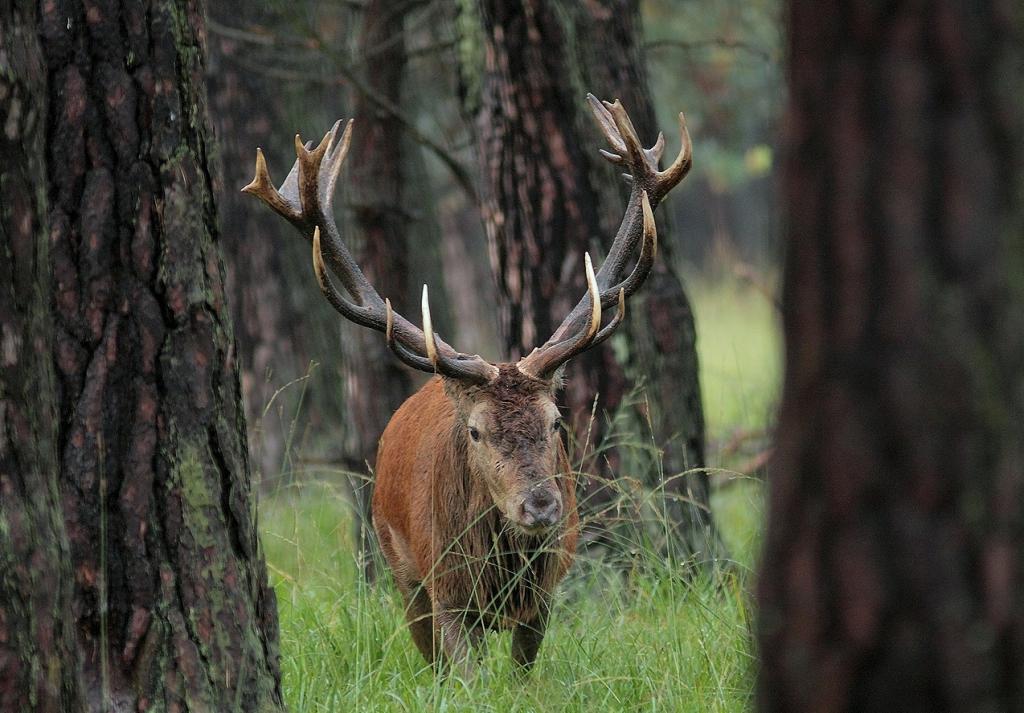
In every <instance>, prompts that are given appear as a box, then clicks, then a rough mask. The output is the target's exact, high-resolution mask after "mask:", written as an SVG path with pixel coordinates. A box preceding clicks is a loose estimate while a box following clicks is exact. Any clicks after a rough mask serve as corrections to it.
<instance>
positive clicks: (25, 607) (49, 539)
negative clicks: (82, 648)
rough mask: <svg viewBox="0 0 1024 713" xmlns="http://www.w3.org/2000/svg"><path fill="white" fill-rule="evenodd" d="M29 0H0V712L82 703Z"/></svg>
mask: <svg viewBox="0 0 1024 713" xmlns="http://www.w3.org/2000/svg"><path fill="white" fill-rule="evenodd" d="M36 12H37V10H36V2H35V1H34V0H21V1H19V2H5V3H2V4H0V126H2V127H3V131H0V710H4V711H39V712H40V713H65V712H67V713H72V712H74V711H79V710H83V701H82V698H81V696H82V693H83V690H82V687H81V683H80V680H79V676H78V664H79V661H78V652H77V650H76V648H75V632H74V627H73V626H72V623H71V621H70V620H69V618H68V617H67V612H68V611H70V608H71V593H72V568H71V560H70V558H69V557H68V541H67V535H66V534H65V531H64V518H63V517H62V515H61V510H60V499H59V497H58V493H57V472H58V471H57V428H56V418H55V416H56V391H55V390H54V382H53V362H52V360H51V356H50V354H51V347H52V343H53V326H52V321H51V319H50V291H49V288H50V268H49V242H48V241H47V236H46V166H45V162H44V158H43V145H44V144H43V141H44V134H45V123H44V122H45V116H46V71H45V67H44V66H43V55H42V49H41V47H40V45H39V39H38V37H37V35H36V31H37V29H38V26H39V25H38V20H37V18H36Z"/></svg>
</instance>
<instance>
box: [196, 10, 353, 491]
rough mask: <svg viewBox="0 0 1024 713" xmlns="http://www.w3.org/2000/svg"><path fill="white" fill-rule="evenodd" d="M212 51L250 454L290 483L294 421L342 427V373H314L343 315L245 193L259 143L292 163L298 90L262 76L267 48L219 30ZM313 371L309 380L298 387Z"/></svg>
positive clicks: (267, 479)
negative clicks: (292, 109)
mask: <svg viewBox="0 0 1024 713" xmlns="http://www.w3.org/2000/svg"><path fill="white" fill-rule="evenodd" d="M210 12H211V17H212V18H214V19H217V20H219V22H220V23H221V24H222V25H227V26H230V27H231V28H232V29H233V28H248V26H249V24H250V23H255V24H256V25H258V26H261V27H274V26H275V24H280V23H281V22H282V19H283V17H282V13H280V12H274V11H273V10H272V9H271V8H268V7H267V6H265V5H263V4H261V3H254V4H251V5H250V4H247V5H245V6H243V7H240V6H239V5H238V3H234V2H228V1H227V0H214V1H213V2H211V7H210ZM210 49H211V52H210V54H211V59H210V67H209V68H208V72H207V75H208V78H209V81H210V106H211V108H212V110H213V111H212V112H211V115H212V118H213V123H214V128H215V129H216V133H217V139H218V146H219V149H220V152H219V158H220V160H219V162H218V165H219V167H220V168H221V170H220V171H219V172H218V175H219V177H220V178H221V179H220V180H218V181H217V182H216V186H215V187H216V200H217V207H218V215H219V218H220V230H221V239H222V242H221V245H222V248H223V252H224V261H225V264H226V267H227V281H226V285H227V288H226V292H227V294H228V295H229V296H230V300H229V301H230V307H231V322H232V324H233V326H234V335H236V337H237V339H238V343H239V356H238V362H239V369H240V371H241V375H242V394H243V402H244V404H245V409H246V421H247V423H248V424H249V426H250V428H249V436H250V438H249V441H250V444H249V446H250V453H251V454H252V457H253V462H254V466H255V467H258V469H259V472H260V474H261V476H262V477H261V478H260V480H261V481H262V483H264V484H266V485H267V486H275V485H281V484H282V483H288V481H291V480H292V479H293V478H292V468H291V467H290V464H291V463H292V461H291V453H290V452H289V442H290V439H291V437H292V435H293V434H294V431H295V427H296V426H295V420H296V419H297V418H302V420H303V422H306V421H317V422H319V423H321V425H319V426H318V427H319V428H321V429H323V430H330V428H331V427H334V428H338V426H339V420H340V409H339V408H338V407H339V404H338V402H340V401H341V400H340V395H341V389H339V388H337V387H336V384H337V380H336V373H332V372H333V370H332V369H331V368H325V369H319V370H316V371H313V372H311V373H310V364H311V362H312V361H313V359H314V355H317V354H328V353H334V352H335V351H336V350H337V336H338V330H337V327H336V325H337V316H336V314H335V312H334V311H333V310H331V309H330V307H329V305H328V304H327V303H326V302H325V301H324V300H323V299H322V298H321V296H319V293H318V291H317V290H315V288H314V284H315V283H314V278H313V272H312V267H311V261H310V253H309V247H308V246H307V245H306V244H305V243H303V242H302V241H296V240H294V239H293V237H292V236H291V228H290V227H289V226H288V225H287V224H285V223H284V222H283V221H278V220H267V219H266V216H265V215H263V213H262V211H260V210H258V209H256V208H255V207H254V206H253V204H252V202H251V200H247V199H246V198H245V197H244V195H243V194H242V193H241V192H240V190H239V188H240V187H241V186H242V185H245V184H246V183H247V182H249V180H250V179H251V178H252V172H253V164H254V160H255V158H254V157H255V154H256V146H262V148H263V151H264V152H265V153H266V154H267V156H273V155H274V154H278V155H281V156H290V157H292V160H294V154H295V150H294V144H293V142H292V138H291V136H290V135H289V132H288V131H287V130H283V128H284V127H287V126H288V125H289V124H290V123H291V122H290V121H289V118H288V111H287V106H288V102H289V100H290V99H295V98H297V96H296V95H297V91H296V90H295V88H294V87H292V86H291V85H290V84H289V83H287V82H284V81H283V80H280V79H269V78H267V76H266V75H265V74H263V73H262V72H260V71H259V68H262V67H263V66H264V65H266V66H272V64H273V60H272V58H269V57H272V54H270V53H269V52H267V50H266V49H265V48H260V47H257V46H254V45H253V44H243V43H241V42H240V41H239V40H237V39H234V38H230V37H225V36H223V35H220V34H216V33H214V34H212V35H211V48H210ZM254 66H255V67H254ZM301 88H302V89H305V88H307V87H305V86H304V85H302V86H301ZM317 118H318V117H317ZM314 119H315V118H309V119H307V123H306V124H305V125H306V126H311V125H312V124H313V122H314ZM293 128H295V129H298V128H299V126H294V127H293ZM270 161H271V164H274V163H276V162H273V161H272V159H270ZM281 163H283V164H284V163H286V162H285V161H282V162H281ZM303 286H304V287H306V288H308V289H301V288H302V287H303ZM307 374H309V380H308V382H307V383H305V384H303V385H299V384H296V383H295V381H296V379H300V378H302V377H304V376H306V375H307ZM290 384H291V386H290ZM281 389H284V390H283V391H282V390H281ZM300 404H301V405H302V406H303V407H304V408H303V413H302V414H301V415H300V414H299V413H298V410H299V405H300ZM268 407H269V408H268Z"/></svg>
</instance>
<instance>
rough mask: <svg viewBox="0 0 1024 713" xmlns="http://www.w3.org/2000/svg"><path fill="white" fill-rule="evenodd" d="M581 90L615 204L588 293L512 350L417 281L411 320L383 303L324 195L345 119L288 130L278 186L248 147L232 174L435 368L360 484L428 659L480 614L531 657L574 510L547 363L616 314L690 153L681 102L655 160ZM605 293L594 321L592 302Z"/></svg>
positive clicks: (451, 656)
mask: <svg viewBox="0 0 1024 713" xmlns="http://www.w3.org/2000/svg"><path fill="white" fill-rule="evenodd" d="M588 100H589V102H590V105H591V108H592V110H593V113H594V117H595V119H596V120H597V124H598V126H599V128H600V129H601V132H602V133H603V134H604V136H605V138H606V139H607V140H608V142H609V144H610V146H611V150H610V151H602V155H603V156H604V157H605V158H606V159H608V160H609V161H611V162H612V163H613V164H616V165H618V166H620V167H622V168H623V169H624V170H625V171H626V172H627V177H628V178H629V179H630V183H631V186H632V187H631V190H630V197H629V202H628V204H627V206H626V213H625V216H624V217H623V219H622V224H621V226H620V227H619V230H618V233H617V234H616V236H615V239H614V240H613V241H612V244H611V246H610V248H609V249H608V254H607V256H606V258H605V260H604V262H603V263H602V265H601V269H600V270H599V271H598V272H597V273H596V274H595V273H594V269H593V266H592V264H591V262H590V256H589V255H585V256H584V257H585V259H584V268H585V273H586V278H587V293H586V294H585V295H584V296H583V298H582V299H580V301H579V302H578V303H577V304H576V306H575V307H574V308H573V309H572V310H571V311H570V313H569V314H568V315H567V316H566V317H565V319H564V320H563V321H562V323H561V324H560V325H559V327H558V328H557V329H556V330H555V332H554V334H552V335H551V337H550V338H549V339H548V340H547V342H545V343H544V344H542V345H541V346H540V347H538V348H536V349H534V350H533V352H531V353H530V354H528V355H527V356H525V357H523V358H522V359H520V360H519V361H518V362H515V363H498V364H495V363H491V362H488V361H487V360H485V359H483V358H481V357H480V356H477V355H468V354H463V353H461V352H458V351H456V350H455V349H454V348H453V347H452V346H451V345H449V344H447V343H446V342H444V341H443V340H442V339H440V337H438V336H437V335H436V334H435V333H434V331H433V328H432V326H431V321H430V309H429V305H428V302H427V288H426V286H425V285H424V288H423V305H422V316H423V328H422V329H420V328H419V327H417V326H415V325H414V324H413V323H412V322H410V321H409V320H408V319H406V318H405V317H403V316H402V315H400V314H398V313H396V312H394V311H393V310H392V309H391V303H390V301H389V300H387V299H383V298H382V297H381V296H380V295H379V294H378V293H377V291H376V289H374V287H373V285H371V284H370V282H369V280H367V279H366V276H365V275H364V274H363V272H362V271H361V270H360V269H359V266H358V264H356V261H355V260H354V259H353V257H352V254H351V253H350V252H349V250H348V248H347V247H346V246H345V244H344V241H342V239H341V234H340V231H339V230H338V226H337V224H336V223H335V221H334V216H333V207H332V202H333V196H334V186H335V183H336V182H337V179H338V176H339V173H340V171H341V166H342V163H343V162H344V159H345V154H346V153H347V151H348V145H349V140H350V138H351V127H352V124H351V122H349V124H348V126H347V127H346V129H345V131H344V132H343V133H339V130H340V126H341V122H338V123H337V124H335V125H334V128H333V129H332V130H331V131H330V132H328V133H327V135H326V136H325V137H324V139H323V141H321V142H320V145H319V146H317V147H316V148H313V146H312V144H309V145H304V144H303V143H302V142H301V140H300V139H299V137H298V136H296V137H295V152H296V155H297V160H296V162H295V165H294V166H293V167H292V170H291V172H290V173H289V174H288V177H287V178H286V179H285V180H284V183H282V184H281V187H280V188H275V187H274V185H273V183H272V182H271V180H270V174H269V172H268V171H267V166H266V162H265V160H264V158H263V153H262V152H261V151H259V150H258V149H257V154H256V177H255V178H254V179H253V180H252V182H251V183H250V184H249V185H247V186H246V187H245V188H243V189H242V190H243V191H245V192H247V193H252V194H254V195H255V196H257V197H258V198H260V199H261V200H262V201H263V202H264V203H266V204H267V205H268V206H270V207H271V208H272V209H273V210H274V211H275V212H277V213H279V214H280V215H281V216H283V217H284V218H286V219H287V220H288V221H289V222H290V223H291V224H292V225H293V226H295V228H296V229H297V230H298V231H299V232H300V233H301V234H302V235H303V236H305V237H306V238H307V239H309V240H311V242H312V244H313V270H314V273H315V274H316V278H317V282H318V283H319V285H320V289H321V291H322V292H323V294H324V297H326V298H327V300H328V302H330V303H331V305H332V306H333V307H334V308H335V309H336V310H337V311H338V312H339V313H341V314H342V315H343V316H344V317H345V318H346V319H349V320H351V321H353V322H356V323H358V324H361V325H363V326H366V327H369V328H371V329H376V330H378V331H380V332H383V333H384V335H385V338H386V339H387V343H388V346H389V347H391V350H392V351H393V352H394V353H395V355H396V356H397V357H398V358H399V359H400V360H401V361H402V362H403V363H405V364H407V365H408V366H410V367H412V368H414V369H418V370H420V371H426V372H430V373H433V374H436V375H437V376H436V377H435V378H434V379H432V380H431V381H429V382H428V383H427V384H426V386H424V387H423V388H422V389H420V391H419V392H417V393H416V394H414V395H413V396H411V397H410V398H409V399H408V400H407V401H406V402H405V403H404V404H403V405H402V406H401V407H400V408H399V409H398V411H397V412H396V413H395V415H394V416H393V417H392V419H391V421H390V423H389V424H388V426H387V428H386V429H385V431H384V434H383V436H382V437H381V441H380V448H379V450H378V453H377V466H376V483H375V492H374V496H373V521H374V528H375V530H376V532H377V535H378V538H379V540H380V543H381V549H382V550H383V552H384V556H385V558H386V559H387V562H388V565H389V566H390V568H391V571H392V572H393V573H394V577H395V582H396V583H397V585H398V587H399V589H400V590H401V592H402V595H403V596H404V598H405V602H406V616H407V619H408V622H409V628H410V631H411V633H412V637H413V641H414V642H415V643H416V646H417V647H418V648H419V650H420V651H421V652H422V653H423V656H424V657H425V658H426V659H427V660H428V661H431V662H438V661H454V662H459V663H462V664H464V663H465V661H466V660H467V654H468V651H469V645H470V644H471V643H473V641H474V640H475V639H477V638H479V636H480V635H481V634H482V633H483V632H484V631H485V630H487V629H490V628H499V629H502V628H506V629H507V628H510V629H512V630H513V635H512V656H513V658H514V660H515V661H516V662H517V663H518V664H520V666H521V667H523V668H527V667H529V666H530V665H532V663H533V661H534V659H535V658H536V656H537V651H538V649H539V648H540V644H541V640H542V639H543V637H544V631H545V628H546V626H547V620H548V615H549V613H550V604H551V596H552V593H553V591H554V589H555V587H556V585H557V584H558V582H559V581H560V580H561V579H562V578H563V577H564V576H565V573H566V571H567V570H568V568H569V565H570V564H571V563H572V559H573V554H574V552H575V549H576V539H577V529H578V525H579V520H578V516H577V513H576V490H575V482H574V480H573V476H572V473H571V472H570V468H569V463H568V459H567V457H566V454H565V448H564V446H563V443H562V439H561V431H560V423H561V420H560V418H559V414H558V409H557V407H556V406H555V397H556V395H557V392H558V390H559V389H560V388H561V376H560V370H561V368H562V366H563V365H564V364H565V363H566V362H568V361H569V360H570V359H572V358H573V357H574V356H576V355H577V354H579V353H581V352H583V351H585V350H587V349H591V348H593V347H595V346H597V345H598V344H600V343H602V342H603V341H604V340H606V339H607V338H608V337H609V336H611V334H612V333H613V332H614V331H615V329H616V328H617V327H618V326H619V325H620V324H621V323H622V319H623V317H624V315H625V309H626V299H627V298H628V297H629V296H630V295H632V294H633V293H634V292H636V290H637V289H639V288H640V286H641V285H642V284H643V282H644V280H645V279H646V278H647V275H648V274H649V273H650V270H651V266H652V264H653V262H654V258H655V255H656V253H657V231H656V228H655V224H654V216H653V212H652V211H653V208H654V206H656V205H657V204H658V202H660V200H661V199H662V198H663V197H664V196H665V194H666V193H668V191H669V190H671V189H672V187H673V186H675V185H676V184H678V183H679V181H681V180H682V179H683V177H684V176H685V175H686V174H687V172H688V171H689V169H690V165H691V144H690V138H689V134H688V133H687V131H686V124H685V121H684V120H683V115H682V114H680V115H679V123H680V136H681V138H682V145H681V148H680V151H679V154H678V155H677V157H676V159H675V160H674V161H673V162H672V164H671V165H670V166H669V167H668V168H666V169H665V170H664V171H661V170H659V169H658V162H659V160H660V159H661V154H662V151H663V150H664V147H665V142H664V137H663V136H659V137H658V140H657V142H656V143H655V144H654V146H653V147H651V148H649V149H645V148H644V147H643V146H642V145H641V144H640V140H639V139H638V138H637V136H636V132H635V131H634V129H633V125H632V122H630V120H629V116H628V115H627V114H626V112H625V110H624V109H623V108H622V105H621V104H619V102H617V101H616V102H614V103H608V102H599V101H598V100H597V99H595V98H594V97H593V96H588ZM631 263H632V265H633V267H632V268H631V270H629V271H628V272H627V269H626V268H627V267H628V266H629V265H630V264H631ZM328 268H329V272H330V273H333V274H334V276H335V277H336V278H337V279H339V280H340V281H341V284H342V287H343V288H344V293H343V292H341V291H339V290H338V289H337V288H336V287H335V285H334V283H333V281H332V279H331V277H330V274H329V272H328ZM613 305H617V309H616V311H615V313H614V314H613V315H612V317H611V319H609V320H607V322H605V323H604V324H603V326H602V320H603V318H604V316H605V313H604V312H603V310H604V309H605V308H608V307H611V306H613Z"/></svg>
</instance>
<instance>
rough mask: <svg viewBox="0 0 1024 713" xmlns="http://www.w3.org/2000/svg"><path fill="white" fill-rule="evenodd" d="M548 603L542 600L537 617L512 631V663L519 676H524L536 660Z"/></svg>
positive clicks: (546, 623)
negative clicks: (514, 664)
mask: <svg viewBox="0 0 1024 713" xmlns="http://www.w3.org/2000/svg"><path fill="white" fill-rule="evenodd" d="M550 608H551V607H550V603H549V602H548V601H547V599H544V600H542V601H541V603H540V607H539V609H538V611H537V616H536V617H535V618H534V619H533V620H532V621H525V622H520V623H519V624H516V627H515V629H514V630H513V631H512V661H514V662H515V663H516V669H517V671H518V673H519V674H520V675H522V674H525V673H526V672H528V671H529V670H530V668H531V667H532V666H533V662H534V661H535V660H536V659H537V652H538V651H539V650H540V644H541V642H542V641H544V631H545V630H546V629H547V628H548V615H549V612H550Z"/></svg>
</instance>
